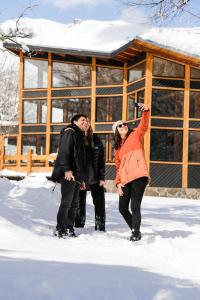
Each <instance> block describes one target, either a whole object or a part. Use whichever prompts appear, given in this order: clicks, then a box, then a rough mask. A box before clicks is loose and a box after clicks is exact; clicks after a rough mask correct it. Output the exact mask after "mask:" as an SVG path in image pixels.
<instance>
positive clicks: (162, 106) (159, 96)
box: [152, 89, 184, 117]
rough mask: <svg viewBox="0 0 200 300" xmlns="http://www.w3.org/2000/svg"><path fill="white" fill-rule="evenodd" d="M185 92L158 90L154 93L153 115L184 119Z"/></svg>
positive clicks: (154, 90)
mask: <svg viewBox="0 0 200 300" xmlns="http://www.w3.org/2000/svg"><path fill="white" fill-rule="evenodd" d="M183 101H184V92H183V91H169V90H156V89H153V92H152V115H153V116H163V117H164V116H165V117H168V116H169V117H183Z"/></svg>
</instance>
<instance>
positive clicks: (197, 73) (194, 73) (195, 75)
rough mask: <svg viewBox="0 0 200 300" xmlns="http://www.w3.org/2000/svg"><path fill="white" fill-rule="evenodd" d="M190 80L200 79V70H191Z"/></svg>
mask: <svg viewBox="0 0 200 300" xmlns="http://www.w3.org/2000/svg"><path fill="white" fill-rule="evenodd" d="M190 78H191V79H200V69H196V68H190Z"/></svg>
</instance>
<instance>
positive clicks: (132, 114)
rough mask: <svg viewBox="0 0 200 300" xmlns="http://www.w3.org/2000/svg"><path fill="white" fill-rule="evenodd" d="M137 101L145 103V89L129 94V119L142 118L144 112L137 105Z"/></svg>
mask: <svg viewBox="0 0 200 300" xmlns="http://www.w3.org/2000/svg"><path fill="white" fill-rule="evenodd" d="M135 102H137V103H144V91H143V90H142V91H139V92H136V93H134V94H131V95H129V96H128V115H127V120H134V119H137V118H140V117H141V115H142V112H141V111H140V110H139V109H138V108H137V107H136V106H135V104H134V103H135Z"/></svg>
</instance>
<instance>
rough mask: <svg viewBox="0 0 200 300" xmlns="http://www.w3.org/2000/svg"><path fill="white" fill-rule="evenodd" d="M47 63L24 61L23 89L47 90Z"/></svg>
mask: <svg viewBox="0 0 200 300" xmlns="http://www.w3.org/2000/svg"><path fill="white" fill-rule="evenodd" d="M47 73H48V62H47V61H45V60H34V59H25V61H24V88H25V89H28V88H47V79H48V75H47Z"/></svg>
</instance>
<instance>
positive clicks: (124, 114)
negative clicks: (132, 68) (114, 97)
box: [122, 63, 128, 121]
mask: <svg viewBox="0 0 200 300" xmlns="http://www.w3.org/2000/svg"><path fill="white" fill-rule="evenodd" d="M127 79H128V70H127V63H124V77H123V100H122V120H123V121H126V120H127Z"/></svg>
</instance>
